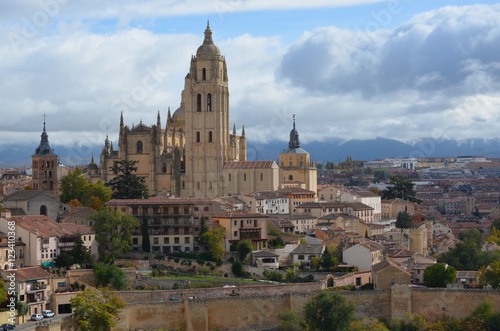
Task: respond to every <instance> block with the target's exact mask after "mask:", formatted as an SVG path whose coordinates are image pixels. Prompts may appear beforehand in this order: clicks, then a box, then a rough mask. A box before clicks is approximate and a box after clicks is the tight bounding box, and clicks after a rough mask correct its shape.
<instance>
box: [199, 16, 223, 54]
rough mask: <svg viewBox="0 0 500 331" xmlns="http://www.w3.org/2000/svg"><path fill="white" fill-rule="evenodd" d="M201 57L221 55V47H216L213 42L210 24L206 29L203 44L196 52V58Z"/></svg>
mask: <svg viewBox="0 0 500 331" xmlns="http://www.w3.org/2000/svg"><path fill="white" fill-rule="evenodd" d="M200 55H220V50H219V47H217V46H215V44H214V41H213V40H212V30H210V24H209V23H207V28H206V29H205V39H204V40H203V44H202V45H201V46H200V47H198V50H197V51H196V56H197V57H199V56H200Z"/></svg>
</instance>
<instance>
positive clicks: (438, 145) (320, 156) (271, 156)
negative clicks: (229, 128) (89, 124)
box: [0, 138, 500, 168]
mask: <svg viewBox="0 0 500 331" xmlns="http://www.w3.org/2000/svg"><path fill="white" fill-rule="evenodd" d="M51 146H52V148H53V149H54V151H55V152H56V153H57V154H58V155H59V157H60V160H61V162H62V163H63V164H64V165H77V164H89V163H90V160H91V156H92V154H93V155H94V159H95V162H96V163H99V154H100V152H101V149H102V145H99V146H97V145H96V146H85V147H82V146H73V147H67V146H62V145H56V144H51ZM36 147H37V146H28V145H18V144H11V145H2V146H0V168H19V167H30V166H31V155H32V154H33V153H34V151H35V148H36ZM286 147H287V142H283V141H273V142H269V143H266V144H258V143H253V142H252V141H248V146H247V150H248V151H247V155H248V160H249V161H253V160H278V159H279V153H280V152H282V151H283V150H284V149H286ZM302 148H303V149H305V150H306V151H308V152H309V153H310V154H311V159H312V160H315V161H316V162H319V163H324V162H327V161H331V162H333V163H338V162H340V161H343V160H345V158H346V157H347V156H351V157H352V159H354V160H364V161H368V160H377V159H385V158H388V157H396V158H398V157H433V156H449V157H457V156H465V155H482V156H485V157H493V158H500V139H492V140H483V139H468V140H463V141H457V140H445V139H441V140H436V139H431V138H428V139H422V140H419V141H418V142H416V143H412V144H409V143H403V142H400V141H397V140H393V139H387V138H375V139H370V140H349V141H341V140H335V139H332V140H328V141H322V142H319V141H315V142H310V143H307V144H302Z"/></svg>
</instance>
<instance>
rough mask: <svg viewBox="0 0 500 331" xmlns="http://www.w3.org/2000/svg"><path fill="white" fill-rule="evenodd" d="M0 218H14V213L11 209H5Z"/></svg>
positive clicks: (0, 213)
mask: <svg viewBox="0 0 500 331" xmlns="http://www.w3.org/2000/svg"><path fill="white" fill-rule="evenodd" d="M0 216H1V217H3V218H10V217H11V216H12V212H11V211H10V210H9V209H7V208H5V209H3V210H2V211H1V212H0Z"/></svg>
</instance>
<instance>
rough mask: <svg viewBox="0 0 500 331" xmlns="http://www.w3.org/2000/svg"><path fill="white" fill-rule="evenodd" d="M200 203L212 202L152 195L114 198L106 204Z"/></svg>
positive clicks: (154, 204) (155, 204)
mask: <svg viewBox="0 0 500 331" xmlns="http://www.w3.org/2000/svg"><path fill="white" fill-rule="evenodd" d="M199 203H211V200H209V199H179V198H169V199H166V198H163V197H151V198H148V199H113V200H109V201H108V202H106V206H127V205H140V206H148V205H149V206H158V205H179V204H187V205H194V204H199Z"/></svg>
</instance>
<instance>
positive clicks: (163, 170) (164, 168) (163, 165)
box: [161, 162, 167, 173]
mask: <svg viewBox="0 0 500 331" xmlns="http://www.w3.org/2000/svg"><path fill="white" fill-rule="evenodd" d="M161 171H162V172H163V173H166V172H167V164H166V163H165V162H164V163H163V164H162V165H161Z"/></svg>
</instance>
